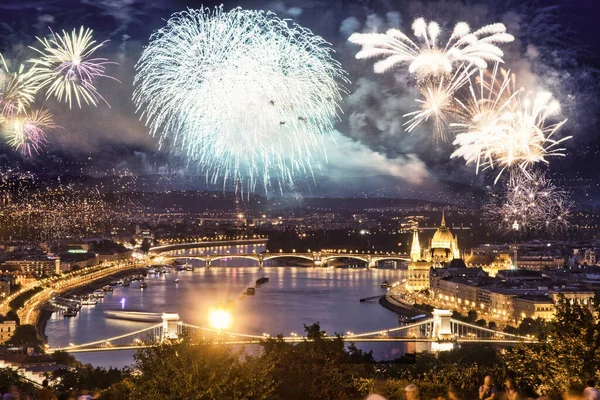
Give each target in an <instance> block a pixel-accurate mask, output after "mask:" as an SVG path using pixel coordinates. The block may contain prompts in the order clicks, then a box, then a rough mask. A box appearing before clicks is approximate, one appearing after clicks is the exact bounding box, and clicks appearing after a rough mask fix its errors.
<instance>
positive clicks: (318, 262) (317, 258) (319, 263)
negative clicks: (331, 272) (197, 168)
mask: <svg viewBox="0 0 600 400" xmlns="http://www.w3.org/2000/svg"><path fill="white" fill-rule="evenodd" d="M312 256H313V265H314V266H315V267H320V266H322V265H323V261H322V260H321V253H316V252H315V253H313V254H312Z"/></svg>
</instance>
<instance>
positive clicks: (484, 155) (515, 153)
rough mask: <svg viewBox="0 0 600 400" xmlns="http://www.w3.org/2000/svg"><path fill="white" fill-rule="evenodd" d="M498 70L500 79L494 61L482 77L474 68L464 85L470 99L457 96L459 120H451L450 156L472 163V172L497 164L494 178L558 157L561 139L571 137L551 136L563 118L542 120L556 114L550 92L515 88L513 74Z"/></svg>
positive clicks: (557, 111) (561, 155)
mask: <svg viewBox="0 0 600 400" xmlns="http://www.w3.org/2000/svg"><path fill="white" fill-rule="evenodd" d="M500 73H501V76H502V78H500V77H498V68H497V66H496V67H495V68H494V70H493V72H492V73H491V74H490V76H489V80H486V79H485V77H484V73H483V72H480V76H479V79H478V80H477V82H476V83H475V84H471V86H470V99H469V100H468V101H467V102H461V101H458V104H459V105H460V109H461V110H460V114H461V115H462V122H460V123H453V124H451V126H452V127H453V128H455V129H456V130H457V131H458V134H457V135H456V139H455V140H454V143H453V144H454V145H455V146H457V149H456V150H455V151H454V153H452V155H451V158H455V157H461V158H464V159H465V161H466V162H467V164H475V165H476V172H478V171H479V169H480V168H483V169H488V168H496V167H497V168H499V172H498V175H497V176H496V181H498V179H499V178H500V176H501V175H502V173H503V172H504V171H505V170H507V169H509V170H511V171H515V170H520V171H522V172H524V173H525V174H527V171H528V169H530V168H531V167H532V166H533V165H535V164H538V163H543V164H548V158H549V157H564V150H565V148H563V147H561V146H562V143H563V142H564V141H566V140H569V139H570V138H571V136H566V137H563V138H556V132H557V131H558V130H559V129H560V128H561V127H562V126H563V125H564V124H565V122H566V121H567V120H566V119H563V120H559V122H557V123H549V122H548V120H549V119H556V118H558V117H559V115H560V104H559V103H558V101H557V100H555V99H554V98H553V96H552V94H550V93H548V92H538V93H526V92H525V90H524V89H522V88H521V89H518V90H515V77H514V75H511V74H510V73H509V72H507V71H502V70H500ZM471 83H472V82H471ZM559 119H560V118H559Z"/></svg>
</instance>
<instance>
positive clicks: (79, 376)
mask: <svg viewBox="0 0 600 400" xmlns="http://www.w3.org/2000/svg"><path fill="white" fill-rule="evenodd" d="M597 311H598V310H595V309H594V310H590V309H588V308H583V307H580V306H571V305H567V304H562V305H560V306H559V307H558V314H557V318H556V319H555V321H553V322H551V323H547V324H540V326H541V327H543V329H541V330H539V339H540V342H539V343H538V344H521V345H517V346H515V347H513V348H509V349H496V348H493V347H491V346H488V345H477V344H473V345H465V346H462V347H460V348H457V349H455V350H452V351H448V352H440V353H438V354H435V353H417V354H408V355H405V356H403V357H401V358H398V359H396V360H394V361H390V362H385V363H382V362H376V361H375V360H374V359H373V356H372V354H371V353H370V352H363V351H361V350H359V349H357V348H356V347H355V346H354V345H353V344H351V343H345V342H344V341H343V340H342V338H340V337H333V338H331V337H327V336H326V335H325V333H324V332H322V331H321V329H320V327H319V324H318V323H316V324H313V325H310V326H306V327H305V331H306V337H307V340H306V341H305V342H303V343H299V344H289V343H284V342H283V341H282V340H280V339H279V338H272V339H269V340H266V341H264V342H263V343H262V344H261V346H260V348H259V349H253V350H251V349H248V348H246V349H240V348H234V347H228V346H224V345H218V344H209V343H204V342H202V341H199V340H195V339H194V338H186V339H184V340H183V341H181V342H180V343H173V344H162V345H160V346H156V347H152V348H148V349H143V350H140V351H138V352H137V353H136V354H135V362H134V366H133V367H132V368H131V369H123V370H118V369H108V370H106V369H103V368H94V367H92V366H90V365H82V364H80V363H78V362H77V361H75V359H74V358H73V357H72V356H70V355H68V354H65V353H55V354H54V355H53V357H54V358H55V360H56V361H58V362H59V363H62V364H65V365H69V366H70V368H68V369H62V370H59V371H57V372H56V373H55V374H54V375H53V376H52V377H50V386H51V387H52V388H53V390H54V391H55V392H56V393H57V395H58V398H59V399H67V398H69V397H68V396H69V395H70V394H71V393H81V392H82V391H83V390H90V391H97V392H98V393H99V394H100V396H101V397H100V398H102V399H142V398H143V399H188V398H190V399H215V398H219V399H265V400H267V399H290V400H294V399H361V398H364V397H365V396H366V395H367V394H368V393H370V392H372V391H374V390H375V387H376V386H377V387H378V388H379V390H380V391H382V390H383V392H384V393H381V394H383V395H384V396H386V397H387V398H389V399H402V398H403V388H404V387H405V386H406V385H408V384H409V383H414V384H416V385H418V386H419V387H420V389H421V398H422V399H433V398H438V396H439V395H443V394H444V393H445V392H446V389H447V387H448V386H449V385H451V384H452V385H454V386H456V387H458V389H459V390H460V391H461V392H462V396H463V398H465V399H474V398H477V390H478V387H479V385H480V384H481V382H482V380H483V378H484V376H485V375H491V376H492V377H493V378H494V380H495V382H496V385H498V387H499V388H500V387H501V386H502V383H503V382H504V380H505V379H506V378H512V379H513V380H514V382H515V383H516V385H517V387H518V389H519V391H520V392H521V393H522V394H523V395H524V396H525V397H534V398H536V397H538V396H542V395H560V394H562V393H566V392H567V391H568V390H569V389H572V388H576V389H577V390H582V389H583V385H584V383H585V382H586V381H587V380H588V379H594V378H595V377H596V373H597V371H598V370H599V369H600V322H599V319H598V314H597ZM4 374H10V375H6V376H5V375H4ZM14 379H15V375H14V374H13V373H12V372H10V371H5V372H1V370H0V383H6V382H9V381H11V380H14ZM382 383H383V385H382ZM381 388H383V389H381ZM23 389H25V390H31V388H30V387H27V388H26V387H25V386H24V387H23Z"/></svg>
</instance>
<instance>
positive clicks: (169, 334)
mask: <svg viewBox="0 0 600 400" xmlns="http://www.w3.org/2000/svg"><path fill="white" fill-rule="evenodd" d="M184 336H192V337H199V338H202V339H203V340H205V341H207V342H210V343H220V344H227V345H244V344H259V343H261V342H262V341H264V340H265V339H267V338H270V337H271V336H270V335H267V334H263V335H253V334H244V333H234V332H225V331H219V330H217V329H212V328H204V327H199V326H196V325H190V324H186V323H183V322H182V321H181V320H180V318H179V315H178V314H174V313H163V314H162V323H160V324H156V325H152V326H150V327H148V328H144V329H141V330H138V331H135V332H130V333H126V334H123V335H119V336H115V337H111V338H106V339H101V340H96V341H93V342H89V343H82V344H70V345H69V346H67V347H57V348H48V349H47V352H48V353H53V352H55V351H65V352H68V353H85V352H96V351H115V350H135V349H140V348H145V347H151V346H156V345H158V344H160V343H163V342H167V343H168V342H176V341H179V340H180V339H181V338H182V337H184ZM342 337H343V339H344V340H346V341H348V342H429V343H432V344H437V345H442V346H438V347H437V348H439V349H446V348H449V347H452V346H453V344H455V343H498V344H517V343H535V342H536V341H535V340H533V339H531V338H529V337H523V336H518V335H513V334H508V333H505V332H501V331H496V330H493V329H488V328H485V327H481V326H479V325H473V324H469V323H466V322H463V321H459V320H456V319H454V318H452V312H451V311H449V310H440V309H436V310H434V312H433V317H432V318H429V319H426V320H423V321H420V322H416V323H413V324H409V325H404V326H399V327H393V328H390V329H383V330H377V331H373V332H363V333H357V334H355V333H352V332H347V333H346V335H342ZM281 340H283V341H284V342H288V343H298V342H302V341H304V340H307V339H306V338H305V337H301V336H297V335H291V336H283V337H281ZM444 345H449V346H444Z"/></svg>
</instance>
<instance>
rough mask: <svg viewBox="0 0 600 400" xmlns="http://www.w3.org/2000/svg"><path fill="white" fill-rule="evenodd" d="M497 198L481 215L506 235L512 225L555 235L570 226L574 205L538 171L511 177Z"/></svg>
mask: <svg viewBox="0 0 600 400" xmlns="http://www.w3.org/2000/svg"><path fill="white" fill-rule="evenodd" d="M507 181H508V182H507V185H506V188H505V190H504V192H502V193H501V194H500V195H499V196H495V197H493V198H492V199H491V200H490V201H489V202H488V204H486V206H485V207H484V216H485V217H486V219H487V220H488V222H489V223H490V224H491V225H492V226H493V227H494V228H496V229H497V230H498V231H500V232H504V233H509V232H510V231H511V230H513V229H514V228H513V225H514V224H515V222H516V223H517V224H518V227H519V229H520V230H523V231H526V232H529V233H538V234H539V233H548V234H555V233H558V232H562V231H564V230H565V229H567V228H568V226H569V216H570V213H571V210H572V208H573V203H572V202H571V201H570V200H569V196H568V193H567V192H565V191H564V190H562V189H560V188H558V187H556V186H555V185H554V184H553V183H552V181H551V180H550V179H549V178H547V177H546V175H545V174H544V173H543V172H541V171H539V170H534V171H530V172H529V173H527V174H524V173H517V174H513V175H512V176H511V177H510V179H508V180H507Z"/></svg>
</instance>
